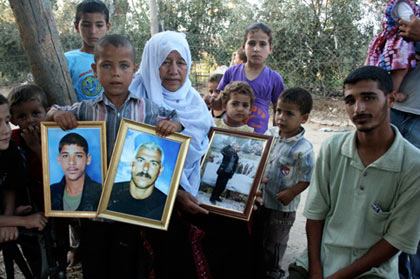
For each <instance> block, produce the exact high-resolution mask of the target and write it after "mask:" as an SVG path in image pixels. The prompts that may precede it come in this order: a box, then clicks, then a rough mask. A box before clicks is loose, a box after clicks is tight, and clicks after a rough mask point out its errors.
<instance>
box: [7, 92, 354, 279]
mask: <svg viewBox="0 0 420 279" xmlns="http://www.w3.org/2000/svg"><path fill="white" fill-rule="evenodd" d="M8 91H9V89H7V88H0V94H5V95H6V93H7V92H8ZM270 123H272V122H270ZM304 127H305V129H306V134H305V136H306V138H307V139H308V140H310V141H311V142H312V144H313V145H314V150H315V154H318V151H319V147H320V145H321V143H322V142H323V140H324V139H325V138H327V137H328V136H330V135H332V134H334V133H338V132H343V131H346V130H352V129H353V128H352V125H351V123H350V121H349V120H348V117H347V115H346V112H345V110H344V104H343V102H342V101H341V100H339V99H325V98H314V109H313V111H312V113H311V116H310V120H309V121H308V123H306V124H305V125H304ZM306 195H307V192H306V191H305V192H304V193H302V199H301V202H300V205H299V208H298V211H297V214H296V216H297V217H296V221H295V224H294V226H293V228H292V231H291V233H290V239H289V243H288V248H287V250H286V255H285V257H284V261H283V264H282V266H283V269H285V270H287V266H288V265H289V264H290V263H292V262H294V261H295V259H296V258H297V257H298V256H299V255H300V254H301V253H302V251H303V250H304V249H305V247H306V234H305V222H306V220H305V218H304V217H303V215H302V212H303V207H304V204H305V201H306ZM0 277H4V278H5V277H6V274H5V270H4V265H3V257H2V255H0ZM15 278H17V279H21V278H23V276H22V274H21V273H20V271H19V270H18V268H17V267H16V276H15ZM67 278H82V275H81V268H80V265H78V266H76V267H74V268H71V269H69V270H68V276H67Z"/></svg>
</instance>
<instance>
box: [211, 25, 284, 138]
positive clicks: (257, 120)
mask: <svg viewBox="0 0 420 279" xmlns="http://www.w3.org/2000/svg"><path fill="white" fill-rule="evenodd" d="M272 41H273V39H272V37H271V29H270V28H269V27H268V26H267V25H265V24H264V23H254V24H252V25H251V26H249V27H248V28H247V29H246V31H245V36H244V40H243V42H242V49H243V50H244V52H245V54H246V57H247V62H246V63H245V64H240V65H236V66H232V67H230V68H229V69H227V71H226V72H225V74H224V75H223V78H222V81H221V82H220V84H219V86H218V88H217V90H219V91H222V90H223V89H224V88H225V86H226V85H227V84H229V83H231V82H232V81H246V82H248V84H249V85H251V87H252V89H253V90H254V94H255V102H254V104H253V106H252V108H251V114H250V115H249V117H248V119H246V120H245V123H246V124H248V126H250V127H252V128H254V131H255V132H256V133H260V134H263V133H264V132H265V131H266V130H267V127H268V120H269V118H270V114H269V111H268V109H269V106H270V101H271V102H272V104H273V113H274V111H275V109H276V103H277V98H278V97H279V95H280V93H281V92H282V91H283V90H284V84H283V79H282V77H281V76H280V74H278V73H277V72H276V71H273V70H272V69H270V68H269V67H267V66H266V65H265V60H266V59H267V57H268V56H269V55H270V53H271V52H272V50H273V45H272V43H273V42H272Z"/></svg>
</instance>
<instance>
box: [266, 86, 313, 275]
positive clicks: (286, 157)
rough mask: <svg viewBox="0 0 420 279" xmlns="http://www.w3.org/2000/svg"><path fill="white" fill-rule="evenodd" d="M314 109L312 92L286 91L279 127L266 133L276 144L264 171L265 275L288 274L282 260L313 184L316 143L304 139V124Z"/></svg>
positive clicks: (278, 115)
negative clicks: (303, 194)
mask: <svg viewBox="0 0 420 279" xmlns="http://www.w3.org/2000/svg"><path fill="white" fill-rule="evenodd" d="M311 109H312V97H311V94H309V92H308V91H306V90H305V89H302V88H298V87H297V88H290V89H287V90H285V91H284V92H283V93H282V94H281V95H280V97H279V99H278V101H277V106H276V114H275V123H276V126H275V127H271V128H270V129H269V130H268V131H267V132H266V134H267V135H271V136H273V145H272V150H271V152H270V157H269V160H268V163H267V169H266V171H265V174H264V179H263V183H265V187H264V191H263V198H264V205H263V207H262V208H261V212H260V214H261V215H259V217H260V218H261V219H260V220H259V221H260V222H261V223H260V224H261V225H262V228H260V230H261V231H262V233H263V234H262V235H263V239H262V249H263V250H262V253H263V258H262V259H263V265H262V266H263V272H264V274H263V275H262V276H264V277H261V278H281V277H282V276H284V273H285V272H284V271H283V270H282V269H281V262H282V259H283V256H284V253H285V251H286V248H287V241H288V239H289V233H290V229H291V227H292V225H293V223H294V221H295V218H296V210H297V207H298V204H299V201H300V193H301V192H302V191H304V190H305V189H306V188H307V187H308V186H309V181H310V178H311V173H312V168H313V166H314V152H313V146H312V144H311V143H310V142H309V141H308V140H306V139H305V138H304V134H305V129H304V128H303V127H302V126H301V125H302V124H304V123H305V122H306V121H307V120H308V117H309V113H310V112H311Z"/></svg>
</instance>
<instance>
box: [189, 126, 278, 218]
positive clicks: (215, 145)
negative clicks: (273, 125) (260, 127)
mask: <svg viewBox="0 0 420 279" xmlns="http://www.w3.org/2000/svg"><path fill="white" fill-rule="evenodd" d="M209 137H210V144H209V149H208V150H207V153H206V156H205V157H204V159H203V161H202V163H201V184H200V188H199V191H198V196H197V199H198V201H199V202H200V204H201V205H202V206H203V207H205V208H207V209H208V210H209V211H211V212H214V213H218V214H222V215H225V216H228V217H233V218H237V219H242V220H245V221H248V220H249V217H250V216H251V212H252V207H253V204H254V200H255V193H256V191H257V189H258V186H259V185H260V182H261V179H262V175H263V174H264V169H265V165H266V161H267V159H268V154H269V152H270V148H271V142H272V137H271V136H266V135H260V134H255V133H248V132H241V131H232V130H227V129H222V128H215V127H212V128H211V130H210V133H209Z"/></svg>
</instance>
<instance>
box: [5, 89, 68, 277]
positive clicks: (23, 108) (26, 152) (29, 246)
mask: <svg viewBox="0 0 420 279" xmlns="http://www.w3.org/2000/svg"><path fill="white" fill-rule="evenodd" d="M8 100H9V104H10V114H11V118H10V121H11V122H12V123H13V124H14V125H16V126H18V127H19V128H18V129H14V130H13V131H12V140H13V141H14V142H15V143H16V145H17V146H18V147H19V148H20V150H21V151H22V153H23V156H24V160H25V164H26V166H27V174H28V175H27V179H26V181H28V182H29V183H27V186H28V188H27V189H28V190H29V195H30V199H31V200H30V202H31V203H32V205H33V206H34V208H33V210H34V212H42V211H43V210H44V187H43V173H42V156H41V136H40V125H41V124H40V123H41V121H45V120H46V117H47V110H48V105H47V95H46V93H45V91H44V90H43V89H42V88H40V87H39V86H38V85H36V84H25V85H20V86H17V87H14V88H13V89H12V90H11V91H10V93H9V95H8ZM17 202H18V203H21V204H26V203H28V202H29V201H28V200H27V193H26V192H24V193H23V194H18V196H17ZM47 229H48V233H50V234H51V237H52V239H54V240H55V244H54V245H53V246H54V247H55V248H54V249H53V250H52V251H53V253H54V257H55V258H56V259H57V262H58V263H59V269H60V270H61V271H62V272H65V268H66V259H67V256H66V255H67V251H68V250H69V244H68V238H69V235H68V223H67V220H63V219H57V218H53V219H51V220H50V225H49V226H48V227H47ZM21 247H22V250H23V253H24V255H25V257H26V258H27V260H28V263H29V265H30V266H31V269H32V272H33V273H34V275H36V276H39V275H40V272H41V265H42V262H41V261H40V253H41V252H40V250H39V247H38V240H37V239H36V237H35V238H33V239H29V240H28V241H25V242H24V243H22V245H21Z"/></svg>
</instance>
